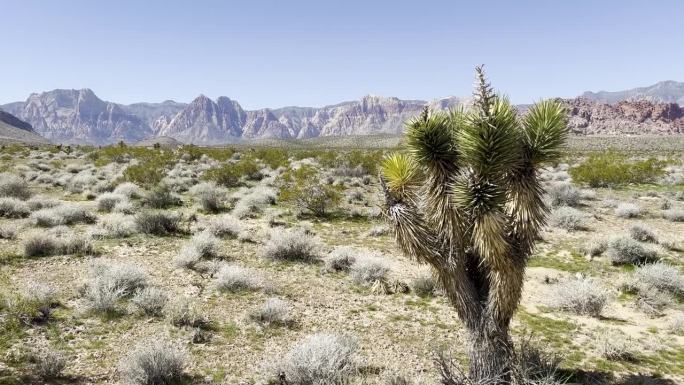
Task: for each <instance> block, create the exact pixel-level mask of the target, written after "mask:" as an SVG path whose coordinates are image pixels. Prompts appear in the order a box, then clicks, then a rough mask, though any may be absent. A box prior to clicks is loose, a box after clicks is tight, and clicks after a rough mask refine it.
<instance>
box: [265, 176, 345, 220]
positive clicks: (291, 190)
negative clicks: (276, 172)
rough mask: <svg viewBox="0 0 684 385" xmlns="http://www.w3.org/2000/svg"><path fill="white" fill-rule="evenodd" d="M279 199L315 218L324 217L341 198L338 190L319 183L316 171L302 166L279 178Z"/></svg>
mask: <svg viewBox="0 0 684 385" xmlns="http://www.w3.org/2000/svg"><path fill="white" fill-rule="evenodd" d="M278 197H279V199H280V200H282V201H284V202H291V203H292V204H294V205H295V206H296V207H297V208H299V209H301V210H304V211H309V212H311V213H312V214H313V215H315V216H325V215H326V214H327V212H328V211H329V210H330V209H331V208H334V207H336V206H337V204H338V203H339V202H340V200H341V198H342V194H341V193H340V192H339V190H338V189H337V188H335V187H333V186H329V185H326V184H323V183H321V182H320V176H319V175H318V170H316V168H314V167H312V166H306V165H305V166H302V167H299V168H297V169H296V170H288V171H286V172H285V173H284V174H283V175H282V176H281V183H280V193H279V195H278Z"/></svg>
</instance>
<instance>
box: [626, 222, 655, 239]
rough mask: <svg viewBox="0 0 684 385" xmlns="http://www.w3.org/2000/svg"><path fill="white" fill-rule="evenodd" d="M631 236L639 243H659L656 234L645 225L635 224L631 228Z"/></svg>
mask: <svg viewBox="0 0 684 385" xmlns="http://www.w3.org/2000/svg"><path fill="white" fill-rule="evenodd" d="M629 236H630V237H632V239H634V240H635V241H639V242H653V243H658V237H656V235H655V232H653V230H652V229H651V228H650V227H648V226H646V225H645V224H643V223H635V224H633V225H632V226H631V227H630V228H629Z"/></svg>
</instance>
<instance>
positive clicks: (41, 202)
mask: <svg viewBox="0 0 684 385" xmlns="http://www.w3.org/2000/svg"><path fill="white" fill-rule="evenodd" d="M26 204H28V206H29V208H30V209H31V211H36V210H40V209H49V208H51V207H55V206H59V205H61V204H62V202H61V201H59V200H57V199H51V198H43V197H33V198H31V199H29V200H27V201H26Z"/></svg>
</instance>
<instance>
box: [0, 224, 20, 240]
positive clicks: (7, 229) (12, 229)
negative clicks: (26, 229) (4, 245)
mask: <svg viewBox="0 0 684 385" xmlns="http://www.w3.org/2000/svg"><path fill="white" fill-rule="evenodd" d="M20 228H21V227H19V226H17V225H15V224H13V223H4V224H0V239H15V238H16V237H17V233H18V232H19V229H20Z"/></svg>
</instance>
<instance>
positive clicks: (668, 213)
mask: <svg viewBox="0 0 684 385" xmlns="http://www.w3.org/2000/svg"><path fill="white" fill-rule="evenodd" d="M663 218H665V219H667V220H668V221H670V222H684V210H680V209H668V210H663Z"/></svg>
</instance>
